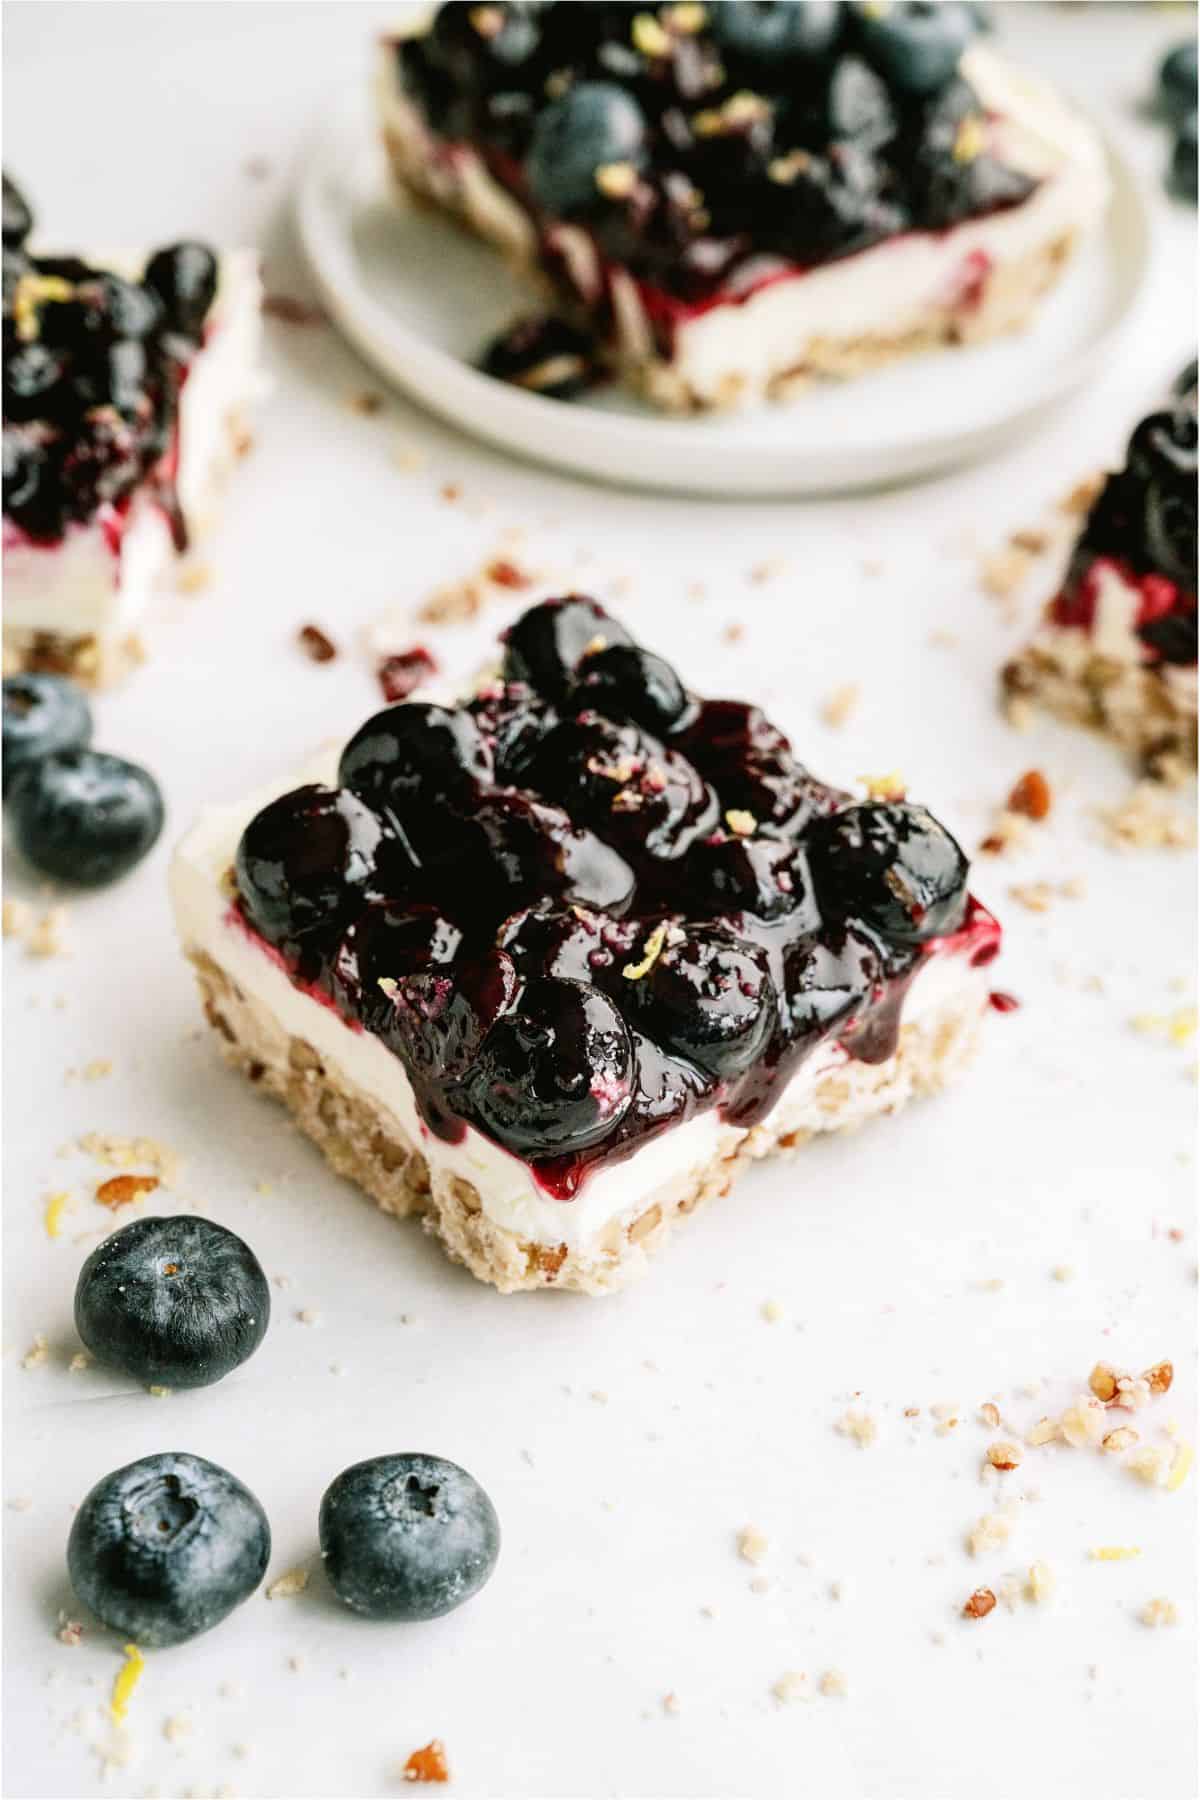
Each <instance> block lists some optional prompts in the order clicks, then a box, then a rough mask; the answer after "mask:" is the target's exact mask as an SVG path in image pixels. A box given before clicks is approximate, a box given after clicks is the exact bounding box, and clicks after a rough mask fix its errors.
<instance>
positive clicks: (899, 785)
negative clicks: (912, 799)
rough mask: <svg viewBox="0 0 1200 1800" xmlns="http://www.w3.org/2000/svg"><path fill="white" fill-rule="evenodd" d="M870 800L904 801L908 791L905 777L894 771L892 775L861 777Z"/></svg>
mask: <svg viewBox="0 0 1200 1800" xmlns="http://www.w3.org/2000/svg"><path fill="white" fill-rule="evenodd" d="M858 779H859V780H860V781H861V782H862V784H863V786H864V787H865V788H866V790H867V799H868V800H903V798H904V796H905V793H906V792H907V789H906V787H905V783H904V777H903V775H901V774H900V773H899V772H898V771H897V770H895V769H893V770H892V772H891V774H890V775H860V776H859V777H858Z"/></svg>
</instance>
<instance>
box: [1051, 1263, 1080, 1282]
mask: <svg viewBox="0 0 1200 1800" xmlns="http://www.w3.org/2000/svg"><path fill="white" fill-rule="evenodd" d="M1050 1274H1051V1275H1052V1277H1053V1278H1054V1280H1055V1281H1062V1282H1067V1281H1074V1279H1075V1271H1074V1269H1073V1268H1072V1267H1071V1265H1070V1263H1055V1265H1054V1267H1053V1268H1052V1269H1051V1271H1050Z"/></svg>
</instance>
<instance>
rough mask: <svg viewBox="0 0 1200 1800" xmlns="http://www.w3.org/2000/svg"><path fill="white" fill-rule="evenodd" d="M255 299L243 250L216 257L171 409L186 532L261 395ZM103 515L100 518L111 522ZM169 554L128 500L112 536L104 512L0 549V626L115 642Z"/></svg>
mask: <svg viewBox="0 0 1200 1800" xmlns="http://www.w3.org/2000/svg"><path fill="white" fill-rule="evenodd" d="M97 260H98V263H99V266H102V267H110V268H115V269H117V270H119V271H120V272H121V273H133V274H137V273H138V272H139V271H140V266H141V259H140V258H136V257H132V256H120V255H111V256H105V257H103V258H101V259H97ZM261 300H262V291H261V285H260V282H259V277H258V263H257V257H256V255H255V253H254V252H253V251H251V250H233V251H229V252H228V253H227V254H226V255H224V256H222V258H221V261H220V277H219V283H218V288H217V294H216V297H215V299H214V302H213V309H212V315H211V317H212V322H211V328H210V331H209V335H208V337H207V339H206V341H205V343H204V344H203V346H202V347H201V348H200V349H199V350H198V351H197V353H196V357H195V359H194V361H193V363H192V365H191V368H190V369H189V371H188V376H187V380H186V381H185V382H184V385H183V390H182V393H181V394H180V400H179V467H178V471H177V475H176V488H177V492H178V494H179V500H180V504H181V506H182V508H183V516H184V518H185V520H186V521H187V524H188V529H189V531H192V532H195V531H198V530H199V529H201V528H202V527H203V525H204V523H205V514H206V512H207V510H208V508H209V507H210V505H211V502H212V497H213V493H214V490H215V489H216V487H217V486H218V485H219V482H220V478H221V477H222V475H223V474H224V473H225V470H226V468H227V466H228V464H229V463H230V461H231V460H232V455H233V452H232V448H231V435H230V425H231V423H232V421H234V420H235V419H236V417H237V416H238V414H239V412H240V411H241V410H242V409H243V408H245V407H248V406H249V405H250V404H251V403H252V402H253V401H254V400H255V399H256V398H257V396H258V394H259V392H260V391H261V377H260V376H259V374H258V368H257V365H258V355H259V340H260V335H261ZM105 510H106V511H108V513H109V516H110V519H112V520H113V522H114V523H115V518H114V516H113V515H112V514H111V509H105ZM174 557H175V549H174V544H173V542H172V539H171V532H170V528H169V526H168V524H167V520H166V518H165V516H164V514H163V511H162V508H161V507H160V506H159V505H158V504H157V503H156V502H155V501H154V500H153V499H152V498H151V497H150V496H149V495H148V494H146V493H135V494H134V496H133V500H132V503H131V505H130V509H129V514H128V517H127V519H126V520H125V523H124V529H123V530H122V531H120V533H119V536H117V535H116V534H114V533H112V532H106V530H105V520H104V512H102V513H101V514H99V515H97V516H96V517H95V518H92V519H90V520H88V522H87V523H86V524H83V525H78V524H72V525H68V527H67V530H66V532H65V534H64V536H63V537H62V539H61V540H60V541H59V542H58V543H56V544H48V545H40V544H31V543H27V542H23V541H22V540H21V539H19V538H16V539H15V540H14V541H12V542H6V543H5V546H4V626H5V629H6V630H7V631H13V632H29V631H39V632H40V631H44V632H50V633H53V634H54V635H55V636H57V637H65V638H82V637H95V638H98V639H101V640H120V639H122V638H124V637H126V636H127V635H128V634H129V633H130V632H131V631H132V630H133V629H134V628H135V626H136V625H137V623H138V621H139V620H140V618H141V617H142V615H143V614H144V612H145V611H146V608H147V606H148V605H149V602H150V599H151V597H152V595H153V593H154V590H155V588H156V587H157V585H158V583H159V581H160V579H161V578H162V575H163V573H164V571H165V570H166V569H167V568H169V567H170V565H171V563H172V562H173V561H174Z"/></svg>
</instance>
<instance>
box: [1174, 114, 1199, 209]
mask: <svg viewBox="0 0 1200 1800" xmlns="http://www.w3.org/2000/svg"><path fill="white" fill-rule="evenodd" d="M1196 179H1197V173H1196V114H1195V111H1194V110H1193V111H1192V112H1190V113H1189V114H1188V115H1187V117H1186V118H1185V119H1183V120H1181V121H1180V124H1179V129H1178V131H1177V132H1176V134H1175V143H1174V147H1173V148H1172V150H1171V167H1170V171H1169V173H1168V176H1167V186H1168V187H1169V188H1170V190H1171V192H1172V194H1174V195H1175V198H1176V199H1177V200H1186V201H1188V202H1189V204H1190V205H1192V206H1195V204H1196Z"/></svg>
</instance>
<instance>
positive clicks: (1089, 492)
mask: <svg viewBox="0 0 1200 1800" xmlns="http://www.w3.org/2000/svg"><path fill="white" fill-rule="evenodd" d="M1106 480H1107V476H1106V475H1105V473H1104V471H1103V470H1098V471H1097V472H1096V474H1094V475H1087V476H1085V477H1084V479H1083V480H1082V481H1077V482H1076V484H1075V486H1074V487H1073V488H1072V489H1071V490H1070V492H1069V493H1067V494H1064V495H1063V497H1062V499H1061V500H1060V501H1059V503H1058V510H1059V511H1060V512H1064V513H1068V514H1069V515H1070V516H1071V517H1072V518H1082V517H1083V515H1084V514H1085V513H1089V512H1091V510H1092V507H1093V506H1094V504H1095V502H1096V501H1097V500H1098V499H1099V497H1100V491H1101V489H1102V488H1103V486H1104V483H1105V481H1106Z"/></svg>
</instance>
